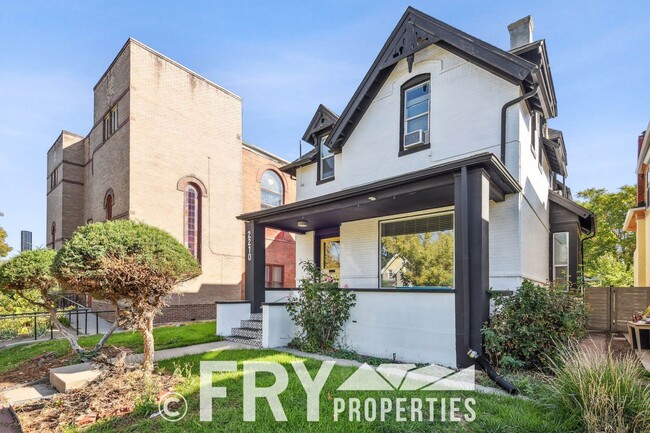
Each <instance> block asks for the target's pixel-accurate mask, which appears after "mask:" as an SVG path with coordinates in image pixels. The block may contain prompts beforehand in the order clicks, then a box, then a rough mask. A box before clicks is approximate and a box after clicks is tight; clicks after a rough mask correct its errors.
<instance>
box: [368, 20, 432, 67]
mask: <svg viewBox="0 0 650 433" xmlns="http://www.w3.org/2000/svg"><path fill="white" fill-rule="evenodd" d="M418 21H419V18H418V17H417V16H415V15H413V14H412V15H411V16H410V17H409V18H408V20H407V21H406V22H405V23H404V25H403V26H402V27H401V28H399V29H397V32H398V33H397V34H398V35H399V36H397V37H396V38H394V39H393V43H392V45H391V46H390V47H389V49H388V50H387V51H386V54H384V57H383V58H382V60H381V63H380V65H381V66H380V69H385V68H388V67H390V66H392V65H394V64H395V63H397V62H399V61H400V60H402V59H404V58H406V62H407V63H408V69H409V72H412V70H413V61H414V60H415V52H416V51H419V50H421V49H422V48H424V47H426V46H428V45H431V44H435V43H436V42H438V41H439V40H440V38H439V37H438V36H436V35H434V34H433V33H431V32H428V31H426V30H425V29H424V24H423V23H421V24H420V25H418Z"/></svg>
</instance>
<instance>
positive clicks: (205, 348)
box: [126, 340, 257, 364]
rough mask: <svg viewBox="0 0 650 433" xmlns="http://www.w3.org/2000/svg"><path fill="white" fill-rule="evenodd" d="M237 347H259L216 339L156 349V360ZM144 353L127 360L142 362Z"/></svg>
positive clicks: (128, 357)
mask: <svg viewBox="0 0 650 433" xmlns="http://www.w3.org/2000/svg"><path fill="white" fill-rule="evenodd" d="M236 349H257V347H253V346H248V345H246V344H240V343H233V342H232V341H225V340H224V341H215V342H214V343H204V344H195V345H194V346H185V347H177V348H175V349H165V350H156V353H155V355H154V361H156V362H157V361H164V360H165V359H172V358H180V357H181V356H186V355H197V354H199V353H207V352H214V351H216V350H236ZM143 356H144V355H142V354H141V353H138V354H135V355H129V356H127V357H126V362H129V363H134V364H135V363H139V362H142V358H143Z"/></svg>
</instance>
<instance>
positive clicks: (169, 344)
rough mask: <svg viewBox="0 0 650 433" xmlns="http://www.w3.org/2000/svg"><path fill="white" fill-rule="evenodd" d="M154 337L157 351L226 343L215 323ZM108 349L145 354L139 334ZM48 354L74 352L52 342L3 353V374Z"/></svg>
mask: <svg viewBox="0 0 650 433" xmlns="http://www.w3.org/2000/svg"><path fill="white" fill-rule="evenodd" d="M153 334H154V338H155V343H156V350H162V349H171V348H174V347H183V346H190V345H193V344H201V343H209V342H212V341H220V340H221V339H222V338H221V337H219V336H218V335H216V329H215V323H214V322H199V323H191V324H188V325H183V326H174V325H172V326H161V327H158V328H154V331H153ZM100 338H101V335H93V336H88V337H80V338H79V344H80V345H81V346H82V347H84V348H92V347H93V346H94V345H95V344H97V342H98V341H99V339H100ZM106 345H107V346H108V345H112V346H118V347H123V348H127V349H132V350H133V351H135V352H136V353H140V352H142V336H141V335H140V333H139V332H130V331H129V332H120V333H116V334H113V335H112V336H111V338H109V339H108V342H107V343H106ZM48 352H54V353H55V354H56V355H57V356H64V355H66V354H67V353H69V352H70V344H69V343H68V341H67V340H52V341H44V342H38V343H32V344H22V345H18V346H14V347H8V348H4V349H0V373H3V372H5V371H9V370H13V369H14V368H16V367H17V366H18V365H20V364H21V363H23V362H26V361H29V360H30V359H33V358H35V357H37V356H39V355H43V354H45V353H48Z"/></svg>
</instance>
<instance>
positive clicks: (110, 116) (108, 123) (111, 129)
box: [104, 104, 118, 141]
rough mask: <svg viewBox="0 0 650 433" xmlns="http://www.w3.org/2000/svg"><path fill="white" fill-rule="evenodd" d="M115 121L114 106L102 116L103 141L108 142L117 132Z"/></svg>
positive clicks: (115, 106) (115, 107)
mask: <svg viewBox="0 0 650 433" xmlns="http://www.w3.org/2000/svg"><path fill="white" fill-rule="evenodd" d="M117 119H118V118H117V104H115V105H113V107H112V108H111V109H110V110H109V112H108V113H106V115H105V116H104V141H106V140H108V139H109V138H110V137H111V135H113V134H114V133H115V131H117V127H118V123H117Z"/></svg>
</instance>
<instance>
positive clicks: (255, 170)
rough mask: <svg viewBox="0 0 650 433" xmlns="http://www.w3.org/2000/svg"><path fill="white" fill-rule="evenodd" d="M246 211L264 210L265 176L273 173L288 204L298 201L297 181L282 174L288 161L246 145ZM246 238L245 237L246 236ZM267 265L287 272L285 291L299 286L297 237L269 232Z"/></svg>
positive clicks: (244, 157)
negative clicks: (262, 198)
mask: <svg viewBox="0 0 650 433" xmlns="http://www.w3.org/2000/svg"><path fill="white" fill-rule="evenodd" d="M242 156H243V158H242V163H243V187H244V191H243V203H242V205H243V208H244V212H245V213H246V212H254V211H258V210H260V209H261V207H262V204H261V197H262V183H261V180H262V175H263V174H264V172H265V171H267V170H273V171H274V172H275V173H276V174H277V175H278V176H280V179H281V180H282V183H283V188H284V203H285V204H287V203H293V202H294V201H295V200H296V181H295V180H294V179H292V178H291V176H289V175H288V174H286V173H283V172H281V171H280V170H279V168H280V167H282V166H283V165H285V164H286V161H283V160H280V159H279V158H274V157H272V156H270V155H266V154H265V153H263V152H261V151H259V150H258V149H256V148H254V147H251V146H248V145H246V144H244V147H243V155H242ZM242 236H244V233H243V232H242ZM266 263H267V264H269V265H279V266H283V268H284V281H283V285H284V287H295V285H296V241H295V238H294V235H292V234H291V233H287V232H282V231H279V230H273V229H267V230H266Z"/></svg>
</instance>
